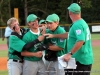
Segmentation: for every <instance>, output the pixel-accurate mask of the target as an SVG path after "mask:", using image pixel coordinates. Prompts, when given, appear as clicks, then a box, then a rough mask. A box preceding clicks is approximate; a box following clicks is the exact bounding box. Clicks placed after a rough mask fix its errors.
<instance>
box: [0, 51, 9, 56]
mask: <svg viewBox="0 0 100 75" xmlns="http://www.w3.org/2000/svg"><path fill="white" fill-rule="evenodd" d="M7 55H8V51H7V50H0V57H7Z"/></svg>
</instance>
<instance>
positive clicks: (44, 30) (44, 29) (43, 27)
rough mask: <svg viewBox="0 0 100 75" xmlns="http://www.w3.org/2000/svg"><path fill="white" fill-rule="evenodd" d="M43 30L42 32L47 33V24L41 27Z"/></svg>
mask: <svg viewBox="0 0 100 75" xmlns="http://www.w3.org/2000/svg"><path fill="white" fill-rule="evenodd" d="M41 30H42V31H41V33H42V34H45V33H46V27H45V26H42V27H41Z"/></svg>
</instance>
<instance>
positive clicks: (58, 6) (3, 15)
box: [0, 0, 100, 26]
mask: <svg viewBox="0 0 100 75" xmlns="http://www.w3.org/2000/svg"><path fill="white" fill-rule="evenodd" d="M1 1H2V2H1ZM25 1H27V3H26V4H27V7H25V8H27V12H25V11H24V10H25V9H24V5H25ZM72 2H77V3H79V4H80V6H81V7H82V18H84V19H85V20H86V21H87V22H88V23H91V22H100V17H99V16H100V14H99V12H100V7H99V4H100V0H16V1H15V0H0V24H1V25H3V24H4V25H6V21H7V20H8V19H9V18H10V17H13V16H14V8H18V9H19V19H20V24H21V25H25V20H26V18H25V13H27V14H31V13H34V14H36V15H37V16H39V17H40V18H41V19H45V18H46V17H47V16H48V15H49V14H52V13H56V14H58V15H59V16H60V23H71V20H70V18H69V16H68V11H67V7H68V6H69V5H70V4H71V3H72ZM9 3H10V4H9ZM9 5H10V8H9ZM10 9H11V12H10ZM2 10H3V11H2ZM10 14H11V16H10ZM91 15H93V16H91ZM26 16H27V15H26ZM1 25H0V26H1Z"/></svg>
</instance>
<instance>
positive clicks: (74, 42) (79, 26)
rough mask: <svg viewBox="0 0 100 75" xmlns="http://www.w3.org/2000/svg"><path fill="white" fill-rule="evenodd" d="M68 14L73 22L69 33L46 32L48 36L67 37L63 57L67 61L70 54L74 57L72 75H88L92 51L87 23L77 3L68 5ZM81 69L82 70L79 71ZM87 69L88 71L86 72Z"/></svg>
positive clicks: (91, 61)
mask: <svg viewBox="0 0 100 75" xmlns="http://www.w3.org/2000/svg"><path fill="white" fill-rule="evenodd" d="M68 10H69V16H70V18H71V20H72V22H73V24H72V25H71V26H70V30H69V33H67V32H66V33H65V34H59V35H52V34H47V36H48V38H52V37H57V38H67V37H68V40H67V49H68V51H69V53H67V54H66V55H65V56H64V57H63V59H64V60H65V61H68V60H69V59H70V58H71V56H72V57H74V58H75V59H76V64H77V68H76V69H75V71H77V72H73V75H90V71H91V67H92V63H93V53H92V46H91V34H90V30H89V27H88V25H87V23H86V22H85V21H84V20H83V19H82V18H81V8H80V6H79V5H78V4H77V3H73V4H71V5H70V6H69V7H68ZM81 71H82V72H81ZM87 71H88V72H87Z"/></svg>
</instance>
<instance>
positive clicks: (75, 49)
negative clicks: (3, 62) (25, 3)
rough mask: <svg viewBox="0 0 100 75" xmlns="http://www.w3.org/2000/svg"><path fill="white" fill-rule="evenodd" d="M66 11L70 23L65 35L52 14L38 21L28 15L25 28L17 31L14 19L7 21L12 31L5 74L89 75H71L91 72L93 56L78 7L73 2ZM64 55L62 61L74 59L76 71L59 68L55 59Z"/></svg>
mask: <svg viewBox="0 0 100 75" xmlns="http://www.w3.org/2000/svg"><path fill="white" fill-rule="evenodd" d="M68 10H69V16H70V18H71V20H72V22H73V23H72V25H71V26H70V30H69V32H66V31H65V30H64V28H62V27H60V26H59V21H60V18H59V16H58V15H57V14H55V13H54V14H50V15H48V16H47V18H46V20H40V21H39V18H38V17H37V16H36V15H35V14H29V15H28V17H27V19H26V21H27V25H28V28H20V26H19V22H18V20H17V19H16V18H14V17H12V18H10V19H9V20H8V21H7V25H8V27H9V28H10V29H11V30H12V33H11V35H10V36H9V45H8V63H7V67H8V73H9V75H90V72H88V73H87V72H83V73H80V72H77V73H76V72H74V71H91V66H92V63H93V53H92V46H91V37H90V31H89V28H88V25H87V23H86V22H85V21H84V20H83V19H82V18H81V14H80V13H81V8H80V6H79V5H78V4H77V3H73V4H71V5H70V6H69V7H68ZM64 54H65V56H64V57H63V60H64V61H66V62H67V61H69V59H70V58H71V57H73V58H75V60H76V65H77V68H76V69H74V70H73V69H64V68H62V69H59V67H58V57H60V56H62V55H64ZM69 71H71V72H69Z"/></svg>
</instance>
